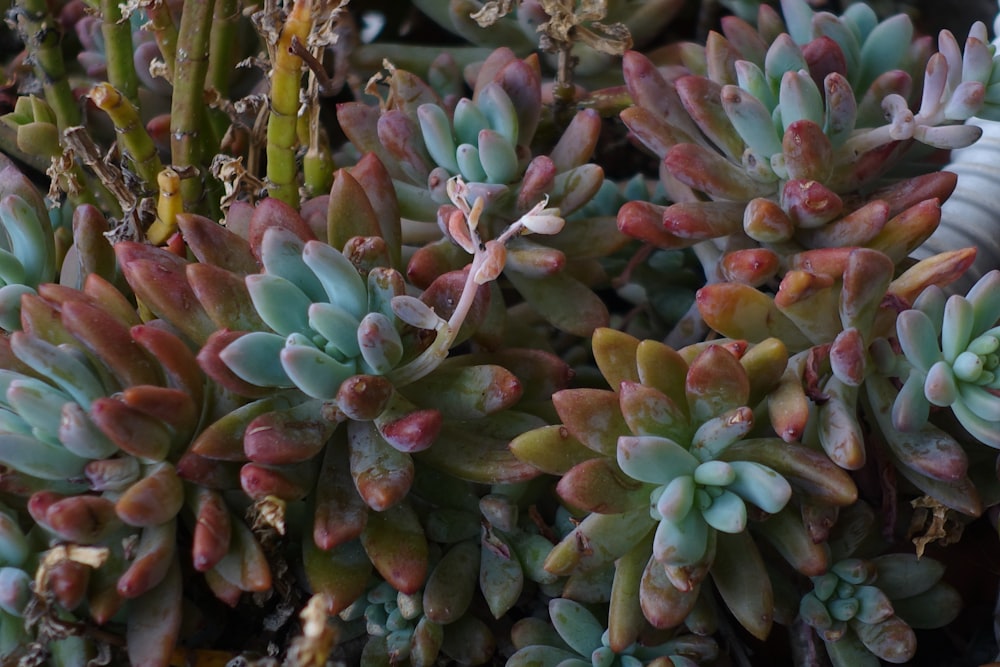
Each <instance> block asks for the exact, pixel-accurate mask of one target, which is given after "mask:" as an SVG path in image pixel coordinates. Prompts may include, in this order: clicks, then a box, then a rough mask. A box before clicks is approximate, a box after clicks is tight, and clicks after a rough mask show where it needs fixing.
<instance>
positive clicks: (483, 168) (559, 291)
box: [338, 49, 626, 335]
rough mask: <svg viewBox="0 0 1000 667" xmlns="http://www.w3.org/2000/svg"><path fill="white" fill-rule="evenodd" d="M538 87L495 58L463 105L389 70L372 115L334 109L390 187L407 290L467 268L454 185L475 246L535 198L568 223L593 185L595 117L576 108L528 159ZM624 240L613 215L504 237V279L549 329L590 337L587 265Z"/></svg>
mask: <svg viewBox="0 0 1000 667" xmlns="http://www.w3.org/2000/svg"><path fill="white" fill-rule="evenodd" d="M540 81H541V75H540V73H539V71H538V62H537V59H535V58H527V59H524V60H520V59H518V58H516V57H515V56H514V54H513V52H512V51H510V50H509V49H498V50H497V51H495V52H493V53H492V54H491V55H490V57H489V58H488V59H487V60H486V61H485V62H484V63H482V64H481V65H480V66H479V69H478V72H477V74H476V76H475V78H474V80H473V81H472V85H473V95H472V98H471V99H469V98H463V99H461V100H458V101H457V102H454V103H446V102H445V101H443V100H442V99H441V98H440V97H439V96H438V94H437V93H436V92H434V90H433V89H432V88H431V87H430V86H429V85H428V84H426V83H424V82H423V81H421V80H420V79H419V78H417V77H416V76H414V75H413V74H410V73H409V72H405V71H403V70H400V69H393V70H390V74H389V78H388V85H389V92H388V94H387V97H386V99H385V100H383V101H382V102H381V106H382V108H381V110H380V109H378V108H375V107H372V106H368V105H366V104H362V103H349V104H342V105H341V106H340V107H339V108H338V119H339V121H340V125H341V127H342V128H343V130H344V132H345V133H346V134H347V136H348V138H349V139H350V141H351V143H352V144H354V146H355V147H357V148H358V149H359V150H362V151H365V152H372V153H374V154H376V155H378V156H379V158H380V159H381V160H382V162H383V163H384V164H385V165H386V168H387V169H388V170H389V173H390V174H391V176H392V178H393V183H394V185H395V189H396V193H397V195H398V197H399V202H400V212H401V214H402V216H403V218H404V219H406V220H407V223H406V224H405V225H404V226H403V232H404V234H403V243H404V244H405V245H408V246H416V247H418V249H417V250H416V252H415V253H414V254H413V256H412V258H411V259H410V260H409V262H408V266H407V269H406V270H407V277H408V278H409V280H410V281H411V282H412V283H413V284H414V285H416V286H418V287H420V288H426V287H428V286H429V285H430V284H431V282H433V280H434V279H436V278H437V277H438V276H440V275H441V274H442V273H444V272H446V271H449V270H456V269H460V268H461V267H462V266H464V265H465V263H466V261H467V260H466V251H465V250H463V249H462V248H461V247H460V246H461V245H462V236H463V231H462V228H463V226H464V222H463V221H462V218H461V216H460V215H458V214H459V212H458V211H456V207H455V206H454V204H453V202H452V200H451V198H450V197H449V194H448V182H449V180H450V179H451V178H452V177H454V176H460V177H461V178H462V180H463V181H464V182H465V183H466V186H467V195H466V197H467V200H468V204H469V205H470V206H473V205H475V204H476V202H477V201H478V200H482V204H481V205H482V206H483V211H482V215H481V217H480V222H479V226H478V229H477V231H478V234H479V236H480V237H481V238H482V239H483V240H484V241H490V240H496V239H498V238H500V236H501V235H502V234H503V232H504V230H505V229H507V228H508V226H509V225H510V224H512V223H513V222H514V221H516V220H517V219H518V218H519V217H520V216H522V215H524V214H525V213H527V212H528V211H530V210H531V209H532V208H533V207H534V206H535V205H536V204H537V203H538V202H539V201H542V200H544V201H546V202H547V206H549V207H552V208H554V209H555V210H557V211H558V213H559V215H561V216H563V217H566V216H569V215H571V214H572V213H573V212H574V211H576V210H577V209H578V208H580V207H581V206H582V205H584V204H585V203H586V202H587V201H588V200H590V199H591V197H593V195H594V194H595V193H596V192H597V191H598V190H599V188H600V187H601V185H602V183H603V182H604V172H603V170H602V169H601V168H600V167H599V166H597V165H595V164H591V163H587V160H588V159H589V158H590V156H591V154H592V153H593V150H594V147H595V146H596V144H597V139H598V135H599V132H600V125H601V121H600V118H599V116H598V115H597V113H596V112H594V111H593V110H582V111H579V112H578V113H577V114H576V115H575V117H574V118H573V119H572V120H571V121H570V122H569V125H568V126H567V127H566V128H565V130H564V131H563V133H562V135H561V136H560V137H559V139H558V141H557V142H555V146H554V147H552V149H551V150H550V151H549V152H548V154H545V155H536V154H535V153H534V146H533V145H534V142H535V141H536V137H535V135H536V130H537V129H538V127H539V125H540V120H541V116H542V102H541V87H540V86H541V84H540ZM456 227H457V228H456ZM625 241H626V239H625V237H624V236H622V235H621V234H620V233H619V232H618V231H617V230H616V229H615V223H614V220H613V219H612V218H610V217H606V216H605V217H596V218H588V219H586V220H575V221H574V222H573V223H572V224H570V225H567V226H566V228H565V229H564V230H562V231H561V233H560V234H559V235H558V236H555V237H551V238H545V239H542V240H537V239H536V238H524V237H518V238H514V239H511V240H510V241H509V242H508V243H507V244H506V245H507V255H506V265H505V268H504V273H503V275H504V277H505V279H506V280H507V281H509V283H510V284H511V285H512V286H513V287H514V288H515V289H516V290H517V291H518V292H519V293H520V295H521V296H522V297H523V298H524V300H525V301H527V302H528V303H529V304H530V305H531V306H532V307H533V308H534V309H535V310H536V311H537V312H539V313H540V314H541V315H542V316H543V317H544V318H546V319H547V320H549V321H550V322H551V323H553V324H554V325H556V326H557V327H559V328H560V329H563V330H565V331H569V332H571V333H575V334H579V335H589V334H590V333H591V332H592V331H593V329H594V328H595V327H597V326H602V325H605V324H607V321H608V320H607V318H608V313H607V308H606V306H605V305H604V304H603V302H602V301H601V300H600V299H599V298H598V297H597V295H595V294H594V293H593V291H592V290H591V288H590V285H591V284H593V283H594V282H595V281H597V280H600V278H601V276H602V275H603V272H602V270H601V268H600V265H599V264H598V263H597V261H596V260H597V258H599V257H602V256H604V255H607V254H609V253H610V252H613V251H614V250H615V249H617V248H619V247H621V245H622V244H623V243H624V242H625ZM494 291H495V292H496V297H497V298H499V292H498V288H497V289H495V290H494Z"/></svg>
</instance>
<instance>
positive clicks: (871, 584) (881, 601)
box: [799, 554, 961, 667]
mask: <svg viewBox="0 0 1000 667" xmlns="http://www.w3.org/2000/svg"><path fill="white" fill-rule="evenodd" d="M943 572H944V568H943V567H942V566H941V564H940V563H938V562H937V561H935V560H933V559H930V558H921V559H918V558H917V557H916V556H914V555H912V554H887V555H884V556H878V557H876V558H874V559H872V560H863V559H859V558H849V559H844V560H841V561H839V562H837V563H835V564H833V565H832V566H831V567H830V570H829V572H827V573H826V574H823V575H821V576H817V577H813V578H812V582H813V590H812V591H810V592H809V593H806V594H805V595H804V596H803V597H802V602H801V604H800V607H799V614H800V615H801V616H802V618H803V619H804V620H805V622H806V623H808V624H809V625H811V626H812V627H814V628H815V629H816V632H817V633H819V635H820V636H821V637H822V639H823V642H824V643H825V645H826V650H827V653H828V654H829V656H830V659H831V661H832V662H833V664H834V665H835V666H836V667H840V666H841V665H873V666H874V665H879V664H881V663H880V660H884V661H886V662H890V663H894V664H895V663H905V662H908V661H909V660H911V659H912V658H913V655H914V653H915V652H916V649H917V640H916V635H915V634H914V632H913V628H912V627H911V625H912V626H914V627H918V628H925V629H927V628H935V627H941V626H943V625H946V624H948V623H949V622H951V621H952V620H953V619H954V616H955V615H956V614H957V612H958V609H959V608H960V606H961V601H960V600H959V599H958V593H957V592H956V591H955V589H953V588H952V587H951V586H949V585H948V584H945V583H943V582H941V581H940V578H941V575H942V574H943ZM906 619H912V620H910V621H909V622H908V621H907V620H906Z"/></svg>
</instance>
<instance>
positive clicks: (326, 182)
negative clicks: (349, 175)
mask: <svg viewBox="0 0 1000 667" xmlns="http://www.w3.org/2000/svg"><path fill="white" fill-rule="evenodd" d="M317 55H318V54H317V53H315V52H314V53H313V58H314V59H317V58H316V56H317ZM317 60H318V59H317ZM306 107H307V109H308V111H307V114H306V118H307V119H308V131H309V146H308V147H307V148H306V154H305V155H304V156H303V157H302V181H303V184H304V185H305V191H306V195H307V196H309V197H318V196H319V195H321V194H324V193H327V192H329V191H330V187H331V186H332V185H333V155H332V154H331V152H330V146H329V145H328V144H327V143H326V141H324V137H323V131H322V129H321V128H320V124H319V81H318V80H317V77H316V74H315V72H310V73H309V87H308V89H307V91H306Z"/></svg>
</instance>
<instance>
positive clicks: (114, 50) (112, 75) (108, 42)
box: [101, 0, 139, 104]
mask: <svg viewBox="0 0 1000 667" xmlns="http://www.w3.org/2000/svg"><path fill="white" fill-rule="evenodd" d="M101 16H102V17H103V18H104V23H103V24H102V25H101V32H102V34H103V35H104V48H105V58H106V59H107V64H108V82H109V83H110V84H111V85H112V86H114V87H115V88H117V89H118V90H119V91H120V92H121V94H122V95H124V96H125V97H126V98H127V99H128V100H129V101H130V102H132V104H138V103H139V77H138V76H136V73H135V62H134V60H133V57H132V56H133V53H134V49H133V45H132V26H131V24H130V23H129V20H128V19H127V18H125V17H123V16H122V8H121V4H119V2H118V0H101Z"/></svg>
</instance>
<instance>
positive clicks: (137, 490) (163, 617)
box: [0, 276, 271, 662]
mask: <svg viewBox="0 0 1000 667" xmlns="http://www.w3.org/2000/svg"><path fill="white" fill-rule="evenodd" d="M84 289H85V291H78V290H74V289H70V288H65V287H62V286H59V285H53V284H42V285H40V286H39V287H38V293H37V295H35V294H29V295H26V296H24V297H22V311H21V320H22V324H23V330H22V331H16V332H14V333H13V334H12V335H11V336H10V337H9V338H5V339H4V342H5V348H6V350H7V352H6V356H8V358H9V359H10V362H9V363H8V365H7V368H6V369H5V370H3V371H2V375H3V378H2V380H3V389H4V391H3V414H4V420H3V429H2V431H3V432H2V436H0V449H2V453H0V461H2V463H3V465H4V466H5V467H6V468H7V469H9V470H10V473H8V475H9V476H10V477H11V481H10V482H8V486H12V488H20V489H22V490H21V491H19V493H20V494H23V495H24V496H26V501H27V509H28V512H29V513H30V514H31V517H32V519H33V521H34V523H35V525H36V526H37V530H39V531H40V533H41V534H40V535H39V539H40V541H41V542H42V543H43V544H45V545H46V547H47V548H54V549H61V548H64V545H65V544H74V545H82V546H88V547H89V546H93V547H100V549H101V550H102V552H103V554H104V557H103V558H102V560H103V563H102V565H101V567H100V568H96V566H93V567H95V569H96V572H95V573H94V574H93V579H94V581H93V583H92V585H91V586H90V587H89V589H87V579H88V578H89V577H90V570H89V569H88V568H83V569H81V568H74V567H66V566H58V567H57V565H58V562H59V561H58V560H56V561H53V563H50V564H46V565H42V564H40V565H39V567H40V568H42V570H44V574H40V575H39V576H40V577H42V578H41V579H40V581H44V582H46V585H47V586H50V587H52V588H53V590H61V589H67V590H76V591H79V592H80V593H81V595H80V596H78V599H77V601H76V603H75V604H74V605H72V606H71V607H70V608H67V609H65V611H67V612H68V611H71V610H72V609H73V608H74V607H75V606H77V604H79V602H80V601H81V600H82V594H83V592H84V590H85V589H86V590H88V591H89V592H87V593H86V597H87V600H88V605H87V614H88V615H89V616H90V617H91V618H93V619H94V620H95V621H96V622H97V623H105V622H107V621H109V620H110V619H111V618H112V617H113V616H114V615H115V614H117V613H118V611H119V609H120V608H122V606H123V605H125V606H127V608H128V609H129V615H128V619H129V620H128V623H127V628H128V629H127V632H128V634H129V636H130V637H131V642H130V649H129V650H130V659H131V660H133V661H134V662H140V661H142V660H144V659H146V657H145V656H148V655H156V654H157V653H160V652H162V651H164V650H166V649H167V647H170V646H172V645H173V643H174V641H175V640H176V637H177V632H178V631H179V623H180V614H181V609H180V600H181V597H180V595H181V594H180V590H181V589H180V587H181V580H180V570H179V560H178V558H179V554H178V550H177V549H178V544H177V537H176V534H177V530H178V528H177V523H178V517H179V514H180V513H181V510H182V508H184V507H187V508H188V510H189V511H190V512H191V513H192V516H193V517H194V518H195V519H196V520H197V521H199V522H202V521H205V522H206V523H205V524H204V527H199V528H196V529H195V531H194V532H195V537H194V542H193V546H192V559H193V561H194V564H195V569H197V570H198V571H201V572H205V573H206V577H209V578H214V579H216V580H218V581H219V583H220V584H221V585H222V586H223V588H224V589H227V590H236V591H237V595H238V594H239V591H243V590H264V589H266V588H268V587H269V586H270V584H271V576H270V570H269V567H268V565H267V563H266V562H265V561H264V560H263V554H262V553H261V551H260V547H259V545H257V543H256V540H255V538H254V537H253V536H252V535H251V534H250V531H249V529H248V528H247V527H246V526H245V525H243V524H242V523H241V521H240V520H239V519H238V518H236V517H235V516H233V510H231V509H230V508H228V506H227V505H226V503H225V502H224V501H223V498H222V496H221V495H220V493H219V491H220V490H222V489H226V488H230V487H229V486H227V485H226V481H228V482H229V484H230V485H231V484H233V483H234V482H235V479H234V478H230V479H229V480H225V476H224V475H221V476H220V475H219V474H218V473H217V474H216V476H215V481H216V484H217V485H216V486H215V487H214V488H213V487H211V486H210V487H201V488H199V487H197V486H195V485H193V484H192V485H189V484H188V482H186V481H185V477H184V475H185V471H186V469H187V466H186V465H185V464H184V463H182V461H183V457H182V454H183V452H184V450H185V449H186V447H187V445H188V443H189V440H190V438H191V437H192V435H193V434H194V432H195V429H196V427H197V424H198V422H199V419H200V413H201V398H202V396H203V391H204V387H203V384H204V378H203V376H202V375H201V373H200V371H199V370H198V367H197V364H196V362H195V358H194V355H193V354H192V352H191V351H190V350H189V349H188V348H187V347H186V346H185V345H184V343H183V342H182V341H181V339H180V338H178V337H177V336H175V335H174V334H172V333H170V332H169V331H166V330H164V329H161V328H157V327H156V326H155V325H148V324H142V323H140V322H139V320H138V317H137V315H136V314H135V312H134V311H133V310H132V307H131V306H130V305H129V304H128V302H127V301H126V300H125V299H124V297H123V296H122V295H121V294H120V293H119V292H118V291H117V290H116V289H115V288H114V287H112V286H111V285H110V284H109V283H106V282H104V281H103V280H102V279H100V278H98V277H97V276H91V277H90V278H89V279H88V280H87V282H86V285H85V288H84ZM15 479H16V480H17V482H16V484H13V485H12V482H13V481H14V480H15ZM220 483H221V486H219V485H218V484H220ZM209 516H211V517H213V518H214V520H213V521H211V522H209V521H208V517H209ZM64 560H65V559H64ZM49 569H51V571H49ZM42 570H40V572H41V571H42ZM39 592H41V591H39ZM57 600H58V601H60V602H61V601H62V598H61V597H58V596H57ZM154 618H155V619H158V621H157V622H153V619H154Z"/></svg>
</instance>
